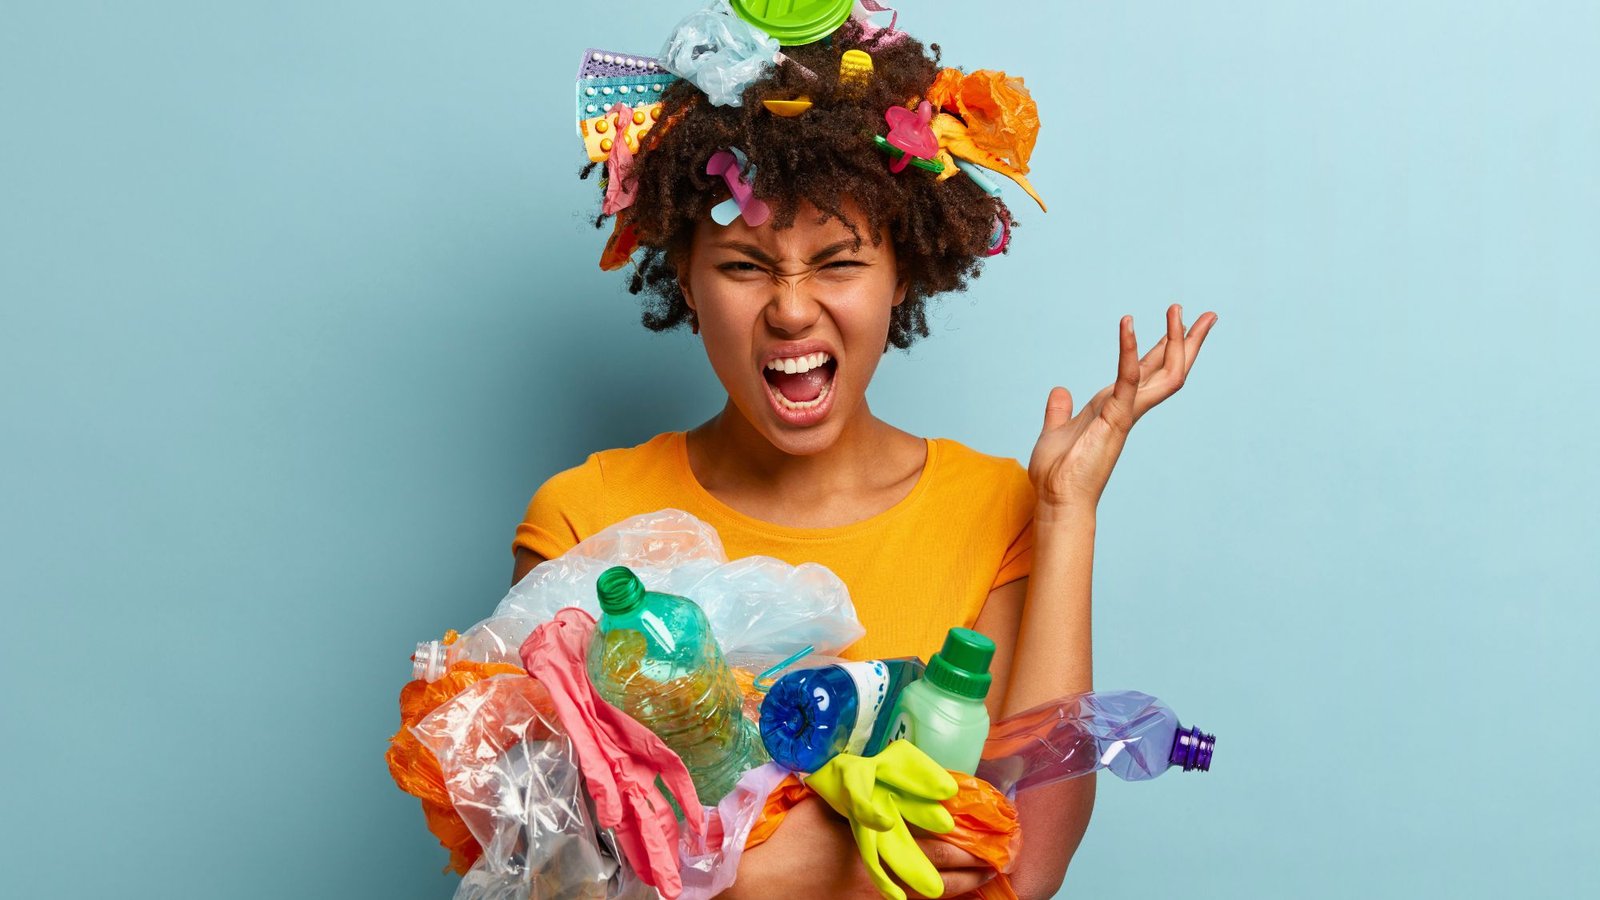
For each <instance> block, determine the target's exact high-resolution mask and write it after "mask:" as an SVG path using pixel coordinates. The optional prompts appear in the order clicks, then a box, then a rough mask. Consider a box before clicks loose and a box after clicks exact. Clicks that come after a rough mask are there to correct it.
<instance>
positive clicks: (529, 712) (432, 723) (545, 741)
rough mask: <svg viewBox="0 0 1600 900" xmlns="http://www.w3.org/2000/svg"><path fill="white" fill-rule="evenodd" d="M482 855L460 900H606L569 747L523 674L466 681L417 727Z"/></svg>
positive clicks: (609, 871) (599, 856)
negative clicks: (480, 847)
mask: <svg viewBox="0 0 1600 900" xmlns="http://www.w3.org/2000/svg"><path fill="white" fill-rule="evenodd" d="M412 732H413V733H414V734H415V735H416V736H417V739H418V740H419V741H420V742H421V743H422V744H423V746H425V747H426V748H427V749H428V750H429V751H430V752H432V753H433V755H434V756H435V757H436V758H437V759H438V760H439V768H440V771H441V772H442V773H443V775H444V782H445V786H446V788H447V789H448V790H449V792H450V800H451V802H452V803H453V804H454V805H455V808H456V810H457V812H459V813H460V815H461V819H462V821H463V822H465V823H466V826H467V828H468V830H470V831H471V832H472V835H473V837H475V838H476V839H477V840H478V843H479V844H481V845H482V847H483V855H482V856H481V857H480V858H479V859H478V861H477V862H476V863H474V864H473V866H472V868H471V870H469V871H468V872H467V874H466V875H465V876H463V877H462V879H461V884H460V885H459V886H458V888H457V890H456V894H455V896H456V898H457V900H513V898H515V900H530V898H537V900H603V898H605V897H606V896H607V892H608V889H609V887H610V885H611V882H612V880H613V878H614V876H616V875H617V874H618V866H617V863H616V862H615V861H614V860H613V859H612V858H610V857H609V856H608V855H607V854H606V853H604V852H603V851H602V850H601V848H600V845H599V843H598V839H597V837H596V834H595V830H594V826H593V819H592V816H591V815H590V812H589V809H588V805H587V801H586V799H585V796H584V793H583V789H582V779H581V777H580V775H579V773H578V767H577V764H576V762H575V760H574V757H573V753H572V747H571V743H570V742H569V741H568V739H567V737H566V736H565V735H564V734H562V733H561V732H560V730H559V726H558V725H557V724H556V718H555V715H554V711H553V709H552V707H551V706H550V699H549V696H548V694H547V693H546V692H545V689H544V687H543V686H541V685H540V684H539V683H538V682H537V681H535V680H533V679H532V678H528V677H527V676H525V675H497V676H495V677H493V678H488V679H485V680H483V681H479V682H477V683H476V684H473V685H471V686H470V687H468V688H467V689H466V690H464V691H462V692H461V693H459V694H457V695H456V696H455V697H453V698H452V699H451V700H449V701H448V702H446V703H445V704H443V705H442V706H440V707H439V708H438V709H436V710H435V711H434V712H433V713H431V714H429V715H428V716H427V717H425V718H423V719H422V720H421V721H420V722H418V723H417V724H416V725H415V726H414V727H413V728H412Z"/></svg>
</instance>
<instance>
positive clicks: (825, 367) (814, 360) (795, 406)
mask: <svg viewBox="0 0 1600 900" xmlns="http://www.w3.org/2000/svg"><path fill="white" fill-rule="evenodd" d="M838 370H839V363H838V361H837V360H835V359H833V358H832V357H831V356H828V354H826V353H813V354H810V355H809V356H804V357H800V358H799V359H785V360H774V361H772V362H770V363H768V364H767V366H766V368H764V369H763V370H762V372H761V375H762V377H763V378H765V379H766V382H767V386H768V387H769V388H771V390H770V391H769V392H768V393H770V394H771V395H772V399H773V401H774V402H776V403H777V405H778V406H779V407H780V408H781V409H783V410H787V411H791V412H802V411H805V410H810V409H817V408H818V407H820V406H821V405H822V404H823V402H824V401H826V400H827V399H828V395H829V393H830V392H832V390H833V376H834V375H835V374H836V373H837V372H838Z"/></svg>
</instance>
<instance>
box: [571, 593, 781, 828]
mask: <svg viewBox="0 0 1600 900" xmlns="http://www.w3.org/2000/svg"><path fill="white" fill-rule="evenodd" d="M596 592H597V593H598V594H599V597H600V612H601V615H600V622H599V627H598V628H597V629H596V630H595V634H594V639H593V641H592V642H591V643H590V644H589V654H588V660H587V662H588V669H589V680H590V681H592V682H594V686H595V688H596V689H597V690H598V691H599V692H600V696H601V697H604V698H605V700H606V702H607V703H610V704H611V705H612V706H615V707H616V708H618V709H620V710H622V711H623V712H625V713H627V714H628V715H629V716H631V717H633V719H634V720H636V721H637V722H639V723H640V724H642V725H644V726H645V727H646V728H649V729H650V730H651V731H653V732H655V733H656V736H657V737H659V738H661V740H662V742H663V743H665V744H666V745H667V746H668V747H670V748H671V749H672V752H674V753H676V754H678V756H679V757H680V758H681V759H682V760H683V764H684V765H685V766H686V767H687V768H688V770H689V777H690V778H691V779H692V780H693V781H694V788H695V793H696V794H698V795H699V797H700V803H701V804H702V805H705V806H715V805H716V803H717V801H719V800H721V799H722V798H723V797H724V796H725V795H726V794H727V793H728V792H729V791H730V790H732V789H733V786H734V785H735V784H737V783H738V781H739V777H740V776H741V775H743V774H744V773H745V771H746V770H747V769H752V768H755V767H756V766H759V765H761V764H762V763H764V762H766V761H767V754H766V748H765V747H764V746H763V745H762V743H761V736H760V734H759V732H758V731H757V730H756V725H755V723H754V722H751V721H749V720H748V719H746V718H745V717H744V695H743V694H742V693H740V691H739V684H738V682H737V681H735V680H734V677H733V671H732V670H731V669H729V668H728V664H727V662H726V661H725V660H724V659H723V657H722V648H720V647H719V646H717V639H716V637H714V636H713V635H712V634H711V624H710V623H709V622H707V621H706V614H705V612H704V611H702V610H701V609H700V606H699V604H697V603H695V602H694V601H693V600H690V599H688V598H687V597H679V596H676V595H674V594H658V593H656V592H654V591H647V590H645V589H644V584H643V583H642V582H640V581H639V577H638V576H637V575H635V574H634V573H633V571H632V570H630V569H629V568H628V567H627V566H614V567H612V568H610V569H607V570H606V571H604V572H602V573H601V575H600V580H599V582H598V583H597V585H596Z"/></svg>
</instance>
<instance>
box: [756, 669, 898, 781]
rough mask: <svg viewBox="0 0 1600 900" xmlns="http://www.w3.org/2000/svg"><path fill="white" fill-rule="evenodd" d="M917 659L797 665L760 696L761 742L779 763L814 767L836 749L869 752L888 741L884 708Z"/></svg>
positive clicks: (807, 769) (890, 703)
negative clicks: (813, 665) (761, 697)
mask: <svg viewBox="0 0 1600 900" xmlns="http://www.w3.org/2000/svg"><path fill="white" fill-rule="evenodd" d="M922 671H923V666H922V660H920V659H916V658H915V657H908V658H903V659H871V660H867V661H866V662H848V663H839V664H835V665H828V666H819V667H816V668H810V669H797V670H795V671H793V672H789V673H787V674H785V675H784V676H783V677H782V678H779V679H778V680H777V681H776V682H774V683H773V685H772V689H771V690H769V691H767V696H766V697H765V698H764V699H763V700H762V701H761V742H762V743H763V744H764V745H765V746H766V748H767V752H768V753H770V754H772V759H773V761H774V762H776V763H778V764H779V765H782V766H785V767H787V768H790V769H793V770H795V771H797V772H815V771H816V770H817V769H820V768H822V766H823V764H824V763H826V762H827V761H828V760H830V759H832V758H833V757H834V756H836V755H837V754H840V753H854V754H856V755H858V756H873V755H875V754H877V752H878V751H879V750H882V749H883V745H884V744H886V743H887V740H885V738H886V737H887V733H888V730H889V714H890V712H891V711H892V710H893V709H894V706H895V701H896V700H898V699H899V695H900V692H901V690H902V689H904V688H905V687H906V685H908V684H910V683H911V682H913V681H915V680H916V679H917V678H918V677H919V676H920V675H921V674H922Z"/></svg>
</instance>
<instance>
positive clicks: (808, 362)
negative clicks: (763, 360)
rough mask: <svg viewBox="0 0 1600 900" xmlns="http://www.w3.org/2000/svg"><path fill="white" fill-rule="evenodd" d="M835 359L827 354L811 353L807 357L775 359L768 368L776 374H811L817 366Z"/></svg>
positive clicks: (768, 364)
mask: <svg viewBox="0 0 1600 900" xmlns="http://www.w3.org/2000/svg"><path fill="white" fill-rule="evenodd" d="M831 359H833V357H831V356H829V355H828V354H826V353H811V354H807V355H806V356H791V357H789V358H787V359H774V360H772V361H771V362H769V363H767V368H769V369H772V370H773V371H775V372H783V373H785V374H787V375H794V374H797V373H800V372H809V371H811V370H812V369H815V368H816V367H817V366H820V365H822V364H823V363H825V362H828V361H829V360H831Z"/></svg>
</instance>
